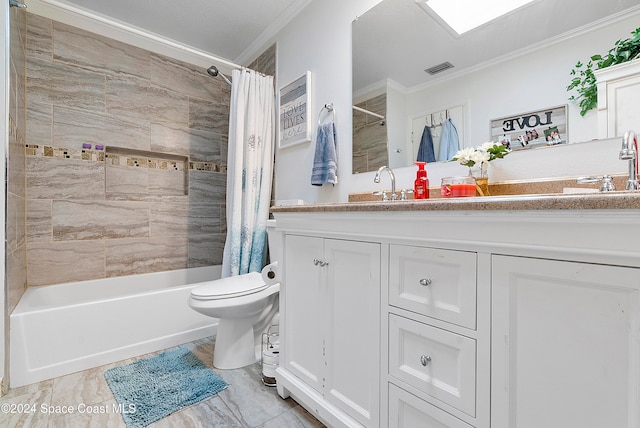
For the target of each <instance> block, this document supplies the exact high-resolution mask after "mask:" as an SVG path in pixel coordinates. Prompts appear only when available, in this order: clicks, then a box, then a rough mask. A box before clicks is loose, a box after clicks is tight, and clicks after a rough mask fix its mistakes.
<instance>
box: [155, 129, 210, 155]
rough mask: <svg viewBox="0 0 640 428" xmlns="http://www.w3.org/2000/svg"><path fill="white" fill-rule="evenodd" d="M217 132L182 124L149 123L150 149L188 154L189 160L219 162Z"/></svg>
mask: <svg viewBox="0 0 640 428" xmlns="http://www.w3.org/2000/svg"><path fill="white" fill-rule="evenodd" d="M221 144H222V138H221V136H220V135H219V134H217V133H215V132H210V131H204V130H199V129H191V128H187V127H184V126H174V127H169V126H165V125H161V124H155V123H154V124H151V150H153V151H156V152H164V153H176V154H184V155H189V156H190V160H191V161H201V162H216V163H220V146H221Z"/></svg>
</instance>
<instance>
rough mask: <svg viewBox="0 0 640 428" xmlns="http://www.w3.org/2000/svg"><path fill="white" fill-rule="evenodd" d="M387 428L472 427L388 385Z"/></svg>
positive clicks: (392, 385) (402, 390)
mask: <svg viewBox="0 0 640 428" xmlns="http://www.w3.org/2000/svg"><path fill="white" fill-rule="evenodd" d="M389 428H473V427H472V426H471V425H469V424H467V423H465V422H463V421H461V420H460V419H458V418H456V417H455V416H451V415H450V414H449V413H447V412H445V411H443V410H440V409H439V408H437V407H436V406H434V405H432V404H429V403H427V402H426V401H423V400H421V399H419V398H418V397H416V396H415V395H413V394H410V393H408V392H407V391H405V390H404V389H400V388H398V387H397V386H395V385H394V384H392V383H390V384H389Z"/></svg>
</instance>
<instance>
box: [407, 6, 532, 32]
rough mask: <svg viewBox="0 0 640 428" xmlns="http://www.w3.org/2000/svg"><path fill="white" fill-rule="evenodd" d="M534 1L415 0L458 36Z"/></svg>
mask: <svg viewBox="0 0 640 428" xmlns="http://www.w3.org/2000/svg"><path fill="white" fill-rule="evenodd" d="M533 1H535V0H455V1H454V0H426V1H425V0H415V2H416V3H417V4H418V6H420V7H421V8H422V9H424V10H425V11H426V12H427V13H429V14H432V13H435V14H436V15H437V16H438V17H439V18H440V19H441V20H442V21H444V23H445V24H447V25H448V26H449V27H451V29H452V30H453V31H455V32H456V33H457V34H458V35H461V34H463V33H466V32H467V31H470V30H473V29H474V28H477V27H480V26H481V25H484V24H486V23H487V22H489V21H492V20H494V19H496V18H498V17H500V16H503V15H506V14H508V13H510V12H512V11H514V10H516V9H518V8H520V7H522V6H524V5H526V4H528V3H531V2H533Z"/></svg>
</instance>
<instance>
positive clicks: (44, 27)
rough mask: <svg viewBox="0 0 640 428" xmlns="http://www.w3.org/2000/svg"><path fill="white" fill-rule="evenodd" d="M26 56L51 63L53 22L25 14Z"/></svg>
mask: <svg viewBox="0 0 640 428" xmlns="http://www.w3.org/2000/svg"><path fill="white" fill-rule="evenodd" d="M26 15H27V54H28V56H29V58H33V59H39V60H42V61H49V62H51V61H53V38H52V34H53V22H52V21H51V20H50V19H48V18H43V17H41V16H38V15H34V14H31V13H27V14H26Z"/></svg>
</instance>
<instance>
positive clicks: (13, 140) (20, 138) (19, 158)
mask: <svg viewBox="0 0 640 428" xmlns="http://www.w3.org/2000/svg"><path fill="white" fill-rule="evenodd" d="M14 123H16V122H14ZM24 141H25V139H24V128H22V129H20V128H16V129H14V132H10V133H9V147H8V148H9V152H8V158H9V163H8V165H7V172H6V173H7V179H8V180H9V182H8V185H7V190H8V191H9V192H12V193H14V194H16V195H21V196H23V197H24V193H25V182H24V176H25V151H24Z"/></svg>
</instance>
